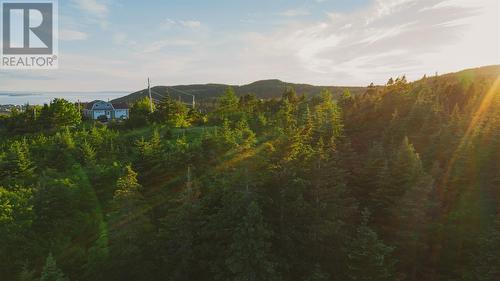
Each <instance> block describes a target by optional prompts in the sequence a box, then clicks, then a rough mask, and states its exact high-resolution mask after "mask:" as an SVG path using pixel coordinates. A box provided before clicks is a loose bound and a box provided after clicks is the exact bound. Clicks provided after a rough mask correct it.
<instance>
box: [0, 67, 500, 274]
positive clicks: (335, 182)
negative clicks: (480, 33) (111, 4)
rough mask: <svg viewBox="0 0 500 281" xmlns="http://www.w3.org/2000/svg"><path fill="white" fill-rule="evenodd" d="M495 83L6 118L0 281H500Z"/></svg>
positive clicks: (456, 82)
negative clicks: (116, 117)
mask: <svg viewBox="0 0 500 281" xmlns="http://www.w3.org/2000/svg"><path fill="white" fill-rule="evenodd" d="M499 77H500V66H491V67H484V68H479V69H471V70H466V71H462V72H458V73H453V74H447V75H441V76H438V75H437V74H436V75H432V76H424V77H423V78H422V79H420V80H418V81H414V82H408V81H407V80H406V78H405V77H404V76H402V77H398V78H391V79H389V80H388V82H387V84H386V85H381V86H376V85H373V84H372V85H370V86H368V87H367V88H366V91H364V92H362V93H356V94H354V93H351V92H350V91H349V90H348V89H346V90H344V91H343V92H341V93H332V92H329V91H328V90H324V91H322V93H321V94H320V95H314V96H311V97H306V96H305V95H303V93H300V92H296V91H295V90H294V89H293V88H287V89H286V90H284V91H283V94H282V96H281V97H280V98H270V99H261V98H257V97H256V96H255V95H251V94H248V95H237V94H236V93H235V90H234V89H232V88H230V87H229V88H227V89H225V90H224V92H223V93H221V94H220V95H219V97H218V98H217V100H216V103H215V106H214V108H213V109H212V110H210V111H209V112H203V113H200V112H199V111H197V110H195V109H194V110H193V109H191V108H188V107H186V106H185V105H184V104H183V103H181V102H179V101H178V100H177V99H173V98H169V97H168V96H167V97H165V98H164V99H163V100H162V101H161V102H160V103H157V104H156V105H155V108H154V111H153V112H151V111H150V108H149V101H148V100H147V99H140V100H138V101H137V102H135V103H134V104H133V106H132V107H131V113H130V119H129V120H126V121H125V122H109V123H108V124H101V123H100V122H93V121H89V120H83V119H82V116H81V113H80V111H79V110H78V106H77V105H75V104H73V103H70V102H68V101H66V100H64V99H55V100H53V101H52V102H51V103H50V104H46V105H44V106H30V107H28V109H27V110H26V111H23V112H14V113H13V114H12V115H10V116H2V117H0V280H6V281H10V280H18V281H35V280H36V281H49V280H50V281H62V280H66V281H69V280H71V281H78V280H81V281H90V280H103V281H104V280H106V281H113V280H116V281H118V280H120V281H121V280H134V281H135V280H137V281H140V280H148V281H150V280H171V281H184V280H190V281H197V280H200V281H222V280H234V281H264V280H265V281H327V280H328V281H369V280H373V281H396V280H401V281H403V280H408V281H452V280H453V281H459V280H460V281H474V280H479V281H498V280H500V252H499V249H500V204H499V203H500V202H499V200H500V165H498V164H499V163H500V78H499ZM334 97H335V98H334ZM337 97H338V98H337Z"/></svg>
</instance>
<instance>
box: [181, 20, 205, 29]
mask: <svg viewBox="0 0 500 281" xmlns="http://www.w3.org/2000/svg"><path fill="white" fill-rule="evenodd" d="M179 24H180V25H182V26H184V27H188V28H198V27H201V22H199V21H196V20H185V21H184V20H181V21H179Z"/></svg>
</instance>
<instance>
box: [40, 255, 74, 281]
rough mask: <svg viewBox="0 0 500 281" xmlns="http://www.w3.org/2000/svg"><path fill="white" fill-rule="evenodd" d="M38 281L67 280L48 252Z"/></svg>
mask: <svg viewBox="0 0 500 281" xmlns="http://www.w3.org/2000/svg"><path fill="white" fill-rule="evenodd" d="M40 281H68V278H66V277H65V276H64V274H63V273H62V271H61V270H60V269H59V268H58V267H57V264H56V260H55V259H54V257H53V256H52V254H49V256H48V257H47V259H46V261H45V266H44V267H43V270H42V276H41V277H40Z"/></svg>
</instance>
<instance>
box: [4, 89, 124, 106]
mask: <svg viewBox="0 0 500 281" xmlns="http://www.w3.org/2000/svg"><path fill="white" fill-rule="evenodd" d="M127 94H129V92H126V91H99V92H29V91H22V92H21V91H20V92H15V91H0V104H3V105H7V104H13V105H24V104H32V105H43V104H45V103H50V101H52V100H53V99H55V98H64V99H67V100H68V101H71V102H78V101H80V102H91V101H94V100H97V99H99V100H108V99H109V100H112V99H116V98H120V97H123V96H125V95H127Z"/></svg>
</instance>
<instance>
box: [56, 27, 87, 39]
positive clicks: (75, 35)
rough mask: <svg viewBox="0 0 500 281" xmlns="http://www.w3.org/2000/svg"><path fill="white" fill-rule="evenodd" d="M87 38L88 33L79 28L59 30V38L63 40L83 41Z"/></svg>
mask: <svg viewBox="0 0 500 281" xmlns="http://www.w3.org/2000/svg"><path fill="white" fill-rule="evenodd" d="M87 38H88V35H87V33H84V32H81V31H78V30H71V29H62V30H61V31H59V39H60V40H61V41H81V40H86V39H87Z"/></svg>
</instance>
